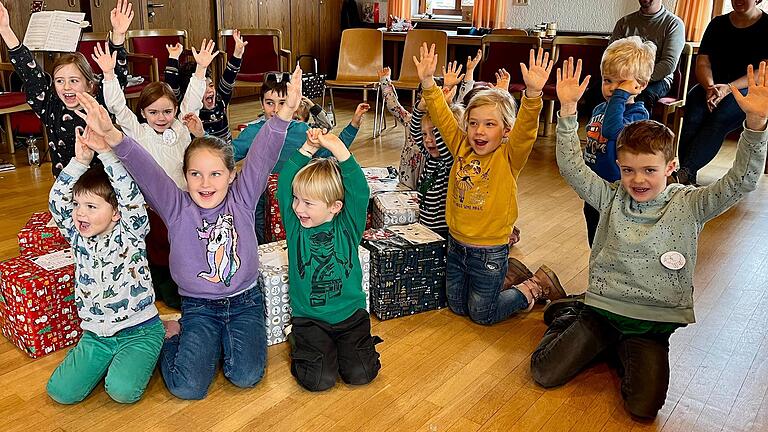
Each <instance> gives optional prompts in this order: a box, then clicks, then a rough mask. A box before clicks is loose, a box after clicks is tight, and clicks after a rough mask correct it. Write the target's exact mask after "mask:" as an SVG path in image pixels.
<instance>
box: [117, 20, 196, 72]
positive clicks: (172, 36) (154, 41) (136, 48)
mask: <svg viewBox="0 0 768 432" xmlns="http://www.w3.org/2000/svg"><path fill="white" fill-rule="evenodd" d="M126 38H127V41H126V43H127V44H128V52H130V53H132V54H143V55H148V56H150V57H152V58H153V59H154V60H153V62H152V63H151V64H148V63H146V62H145V63H143V64H135V65H134V66H133V70H132V71H131V73H132V74H133V75H135V76H141V77H144V80H145V81H149V82H153V81H159V80H160V74H161V73H164V71H165V65H166V64H167V63H168V50H167V49H166V48H165V46H166V45H175V44H176V43H181V45H182V46H183V47H184V48H185V49H188V48H189V46H188V44H187V31H186V30H176V29H154V30H128V33H126Z"/></svg>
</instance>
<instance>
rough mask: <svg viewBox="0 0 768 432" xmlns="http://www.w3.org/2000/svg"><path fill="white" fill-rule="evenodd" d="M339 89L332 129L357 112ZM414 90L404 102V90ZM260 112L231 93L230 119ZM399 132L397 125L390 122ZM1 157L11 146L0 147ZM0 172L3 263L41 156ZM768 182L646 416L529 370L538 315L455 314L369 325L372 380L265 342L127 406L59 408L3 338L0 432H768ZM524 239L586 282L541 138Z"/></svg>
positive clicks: (597, 373)
mask: <svg viewBox="0 0 768 432" xmlns="http://www.w3.org/2000/svg"><path fill="white" fill-rule="evenodd" d="M354 97H359V94H355V93H349V94H347V96H346V97H340V98H339V100H338V102H339V103H338V104H339V106H340V108H341V112H340V113H339V117H340V122H341V121H344V122H346V121H348V120H349V118H350V115H351V111H352V109H353V107H354V101H353V99H352V98H354ZM406 99H407V98H406ZM257 113H258V103H257V102H255V101H238V102H236V103H235V105H234V106H233V109H232V123H233V124H237V123H239V122H242V121H245V120H248V119H251V118H253V117H255V116H256V114H257ZM371 124H372V115H369V118H368V119H367V120H366V125H365V127H364V128H363V130H362V131H361V133H360V136H359V138H358V140H357V141H356V142H355V144H354V145H353V148H352V149H353V152H354V153H355V155H356V156H357V157H358V158H359V160H360V161H361V163H363V164H364V165H369V166H382V165H387V164H393V165H396V164H397V161H398V155H399V150H400V146H401V145H402V141H403V129H402V127H398V128H394V129H388V130H387V131H386V132H385V134H384V137H383V138H382V139H377V140H372V139H371V138H370V136H371ZM389 124H390V126H391V125H392V120H391V118H390V119H389ZM733 154H734V145H733V143H730V144H729V145H727V146H725V147H724V149H723V151H722V152H721V154H720V155H719V156H718V159H717V160H716V161H715V162H714V163H713V164H711V166H710V167H708V168H707V170H706V171H705V172H704V173H702V175H701V178H700V180H702V181H703V182H705V183H707V182H709V181H712V180H713V179H714V178H716V177H717V176H719V175H721V174H722V173H724V172H725V170H726V169H727V168H728V166H729V164H730V163H731V161H732V160H733ZM3 156H4V157H6V156H7V155H3ZM25 156H26V155H25V154H24V153H18V154H17V155H16V157H15V158H14V159H15V161H16V162H17V165H18V167H19V168H17V169H16V171H14V172H6V173H0V186H1V187H0V220H2V224H1V225H0V259H5V258H9V257H11V256H15V255H16V254H17V253H18V250H17V245H16V236H15V234H16V232H17V231H18V229H19V228H20V227H21V226H22V225H23V224H24V222H25V220H26V219H27V217H28V215H29V214H30V213H31V212H32V211H38V210H44V209H45V208H46V198H47V193H48V189H49V188H50V185H51V175H50V165H44V166H43V167H41V168H30V167H28V166H27V164H26V161H25ZM767 182H768V180H765V179H764V180H762V181H761V185H760V187H759V188H758V190H757V191H755V192H754V193H752V194H751V195H750V196H748V197H747V198H746V199H745V200H744V201H743V202H741V203H740V204H739V205H738V206H736V207H735V208H733V209H731V210H730V211H728V212H727V213H725V214H724V215H722V216H720V217H719V218H717V219H715V220H714V221H712V222H710V223H709V224H708V225H707V228H706V229H705V231H704V234H703V236H702V239H701V244H700V248H699V263H698V268H697V274H696V279H695V281H696V315H697V319H698V322H697V323H696V324H694V325H691V326H689V327H687V328H684V329H681V330H679V331H677V332H676V333H675V334H674V335H673V337H672V342H671V349H670V359H671V365H672V375H671V383H670V390H669V393H668V395H667V402H666V404H665V405H664V408H663V409H662V411H661V412H660V413H659V416H658V418H657V419H656V420H655V421H654V422H653V423H645V424H644V423H637V422H634V421H633V420H631V419H630V418H629V416H628V415H627V414H626V413H625V411H624V410H623V407H622V404H621V398H620V396H619V382H618V379H617V377H616V374H615V373H614V372H613V371H612V370H611V369H609V368H608V367H607V366H605V365H604V364H597V365H596V366H594V367H592V368H591V369H589V370H588V371H586V372H584V373H582V374H581V375H579V376H578V377H577V378H576V379H574V380H573V381H572V382H570V383H568V384H567V385H565V386H562V387H560V388H557V389H554V390H548V391H545V390H544V389H542V388H540V387H538V386H536V385H535V384H534V383H533V382H532V380H531V378H530V375H529V371H528V363H529V355H530V353H531V351H532V350H533V348H534V347H535V346H536V344H537V342H538V341H539V338H540V337H541V335H542V334H543V332H544V330H545V326H544V323H543V322H542V320H541V309H540V308H536V309H534V311H533V312H532V313H530V314H528V315H523V316H520V317H517V318H513V319H510V320H508V321H506V322H503V323H500V324H497V325H494V326H491V327H482V326H479V325H475V324H472V323H471V322H469V321H468V320H467V319H464V318H461V317H458V316H455V315H453V314H452V313H451V312H450V311H448V310H441V311H434V312H429V313H424V314H420V315H415V316H410V317H407V318H401V319H395V320H390V321H385V322H379V321H378V320H376V319H373V324H374V326H373V327H374V328H373V331H374V333H376V334H379V335H380V336H381V337H382V338H383V339H384V341H385V342H384V343H383V344H381V345H379V349H380V351H381V361H382V364H383V367H382V369H381V373H380V375H379V377H378V378H377V379H376V380H375V381H374V382H373V383H371V384H370V385H367V386H363V387H357V388H355V387H349V386H346V385H344V384H341V383H339V384H338V385H337V386H336V387H335V388H334V389H332V390H330V391H327V392H324V393H321V394H311V393H309V392H306V391H304V390H302V389H300V388H299V386H298V385H297V384H296V383H295V382H294V380H293V379H292V377H291V375H290V371H289V360H288V351H287V345H285V344H283V345H278V346H274V347H271V348H270V349H269V363H268V368H267V374H266V377H265V378H264V380H263V381H262V382H261V383H260V384H259V385H258V386H256V387H255V388H253V389H250V390H240V389H237V388H235V387H234V386H232V385H230V384H229V383H228V382H227V381H226V380H225V379H224V377H223V376H222V375H221V374H219V376H218V377H217V378H216V380H215V382H214V384H213V385H212V388H211V391H210V394H209V396H208V398H207V399H205V400H203V401H197V402H186V401H181V400H178V399H176V398H174V397H172V396H171V395H170V394H169V393H168V392H167V391H166V389H165V387H164V385H163V382H162V379H161V378H160V376H159V374H158V373H155V376H154V377H153V378H152V381H151V382H150V385H149V388H148V389H147V392H146V394H145V396H144V398H143V399H142V400H141V401H140V402H138V403H137V404H134V405H131V406H123V405H119V404H116V403H114V402H112V401H111V400H110V399H109V397H108V396H107V395H106V393H105V392H104V391H103V388H98V389H97V390H95V391H94V393H93V394H92V395H91V396H90V397H88V398H87V399H86V400H85V401H84V402H83V403H81V404H79V405H76V406H61V405H58V404H56V403H54V402H53V401H52V400H51V399H49V398H48V397H47V396H46V394H45V383H46V381H47V379H48V377H49V375H50V373H51V372H52V371H53V369H54V368H55V367H56V365H57V364H58V363H59V362H60V361H61V359H62V358H63V356H64V354H65V352H57V353H54V354H52V355H49V356H47V357H44V358H42V359H39V360H35V361H32V360H30V359H28V358H27V357H26V356H25V355H24V354H22V353H21V352H20V351H19V350H17V349H16V348H15V347H14V346H12V345H11V344H10V343H8V342H7V341H6V340H5V339H4V338H0V389H2V391H0V430H3V431H9V432H10V431H22V430H30V431H40V432H43V431H89V432H92V431H110V432H116V431H165V430H169V431H170V430H184V431H198V430H199V431H209V430H210V431H230V430H258V431H281V432H282V431H293V430H303V431H324V430H328V431H352V430H363V431H390V430H391V431H412V430H424V431H430V432H434V431H495V430H504V431H515V430H520V431H568V430H572V431H586V430H594V431H623V430H664V431H719V430H725V431H746V430H751V431H768V398H766V389H768V339H766V332H767V330H766V324H767V323H768V184H766V183H767ZM519 201H520V215H521V217H520V220H519V221H518V226H519V227H520V229H521V230H522V241H521V242H520V243H519V244H518V245H516V246H515V247H514V248H513V254H514V256H516V257H518V258H520V259H521V260H522V261H523V262H525V263H526V264H528V266H530V267H532V268H536V267H537V266H538V265H540V264H544V263H546V264H548V265H550V266H551V267H552V268H553V269H555V270H556V271H557V272H558V273H559V275H560V277H561V280H563V281H564V282H565V283H566V287H567V288H568V290H569V291H571V292H578V291H583V290H584V289H585V288H586V283H587V262H588V248H587V242H586V236H585V228H584V222H583V216H582V214H581V205H582V204H581V202H580V201H579V200H578V198H577V197H576V195H575V194H574V193H573V192H572V191H571V190H570V189H569V188H568V187H567V186H566V185H565V183H564V182H563V181H562V179H561V178H560V176H559V175H558V172H557V167H556V165H555V161H554V140H553V139H551V138H542V139H540V140H539V142H538V143H537V144H536V146H535V148H534V150H533V153H532V154H531V157H530V160H529V162H528V165H527V166H526V168H525V170H524V172H523V174H522V176H521V179H520V200H519Z"/></svg>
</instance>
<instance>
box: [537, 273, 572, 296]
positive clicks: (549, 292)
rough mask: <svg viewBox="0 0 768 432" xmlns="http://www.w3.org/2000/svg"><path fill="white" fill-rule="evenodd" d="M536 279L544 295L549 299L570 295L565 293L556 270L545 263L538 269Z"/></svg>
mask: <svg viewBox="0 0 768 432" xmlns="http://www.w3.org/2000/svg"><path fill="white" fill-rule="evenodd" d="M534 279H535V280H536V281H537V282H538V284H539V286H541V288H542V296H543V297H544V298H546V299H548V300H557V299H561V298H563V297H565V296H567V295H568V294H566V293H565V290H564V289H563V286H562V285H561V284H560V279H558V278H557V275H556V274H555V272H553V271H552V270H551V269H550V268H549V267H547V266H545V265H542V266H541V267H539V269H538V270H536V274H535V275H534Z"/></svg>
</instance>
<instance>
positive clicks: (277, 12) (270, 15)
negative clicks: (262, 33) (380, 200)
mask: <svg viewBox="0 0 768 432" xmlns="http://www.w3.org/2000/svg"><path fill="white" fill-rule="evenodd" d="M259 28H276V29H280V30H282V31H283V48H287V49H290V47H291V1H290V0H259Z"/></svg>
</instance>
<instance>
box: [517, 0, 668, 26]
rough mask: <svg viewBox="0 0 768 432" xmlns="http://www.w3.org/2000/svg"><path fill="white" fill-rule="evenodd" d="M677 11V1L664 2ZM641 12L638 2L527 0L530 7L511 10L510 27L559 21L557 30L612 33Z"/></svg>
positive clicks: (631, 0) (666, 5)
mask: <svg viewBox="0 0 768 432" xmlns="http://www.w3.org/2000/svg"><path fill="white" fill-rule="evenodd" d="M663 2H664V6H665V7H666V8H667V9H669V10H672V11H674V10H675V4H676V3H677V0H663ZM637 9H639V5H638V2H637V0H528V6H509V10H508V11H507V27H513V28H525V29H527V28H531V27H533V26H534V25H536V24H539V23H542V22H549V21H557V28H558V29H561V30H574V31H597V32H606V33H610V32H611V31H613V26H614V24H616V21H617V20H618V19H619V18H621V17H622V16H624V15H626V14H628V13H630V12H634V11H636V10H637Z"/></svg>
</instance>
